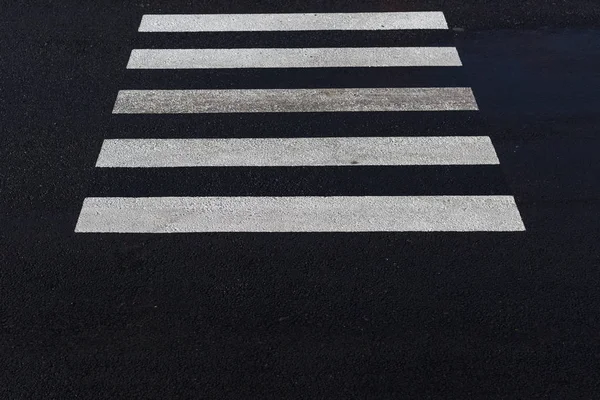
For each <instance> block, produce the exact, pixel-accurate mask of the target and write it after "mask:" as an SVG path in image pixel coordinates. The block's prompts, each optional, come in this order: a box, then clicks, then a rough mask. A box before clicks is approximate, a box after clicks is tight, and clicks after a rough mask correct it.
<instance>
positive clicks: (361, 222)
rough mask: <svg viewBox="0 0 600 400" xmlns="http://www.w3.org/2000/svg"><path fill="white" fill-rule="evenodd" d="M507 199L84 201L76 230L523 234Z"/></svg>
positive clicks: (359, 198) (449, 197)
mask: <svg viewBox="0 0 600 400" xmlns="http://www.w3.org/2000/svg"><path fill="white" fill-rule="evenodd" d="M524 229H525V228H524V226H523V222H522V221H521V217H520V215H519V211H518V210H517V207H516V205H515V202H514V199H513V198H512V197H511V196H424V197H423V196H418V197H408V196H407V197H387V196H381V197H145V198H144V197H142V198H118V197H117V198H87V199H85V201H84V203H83V208H82V210H81V214H80V216H79V221H78V222H77V226H76V228H75V231H76V232H112V233H178V232H369V231H379V232H384V231H424V232H434V231H456V232H470V231H523V230H524Z"/></svg>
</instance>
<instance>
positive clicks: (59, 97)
mask: <svg viewBox="0 0 600 400" xmlns="http://www.w3.org/2000/svg"><path fill="white" fill-rule="evenodd" d="M367 11H443V12H444V14H445V16H446V19H447V20H448V25H449V27H450V29H449V30H448V31H427V32H424V31H377V32H376V31H369V32H336V31H330V32H322V31H316V32H229V33H223V32H211V33H203V34H202V35H198V34H190V33H168V34H167V33H160V34H159V33H152V34H150V33H139V32H137V29H138V26H139V23H140V20H141V18H142V15H144V14H153V13H156V14H179V13H295V12H315V13H316V12H367ZM0 43H1V44H2V46H0V59H1V64H2V65H3V68H2V71H1V72H0V131H1V135H0V160H1V161H0V165H1V169H0V178H1V181H0V201H1V203H0V206H1V207H0V249H1V250H2V251H1V252H0V366H1V367H2V368H1V369H0V371H2V372H1V373H0V398H1V399H37V398H43V399H120V398H124V399H138V398H139V399H196V398H207V399H209V398H210V399H255V398H256V399H294V398H298V399H300V398H302V399H304V398H314V399H321V398H323V399H325V398H327V399H345V398H349V399H352V398H356V399H594V398H600V340H599V339H600V333H599V332H600V246H599V243H600V179H599V177H600V162H599V160H600V157H598V154H599V153H600V136H599V135H600V134H599V131H600V96H599V95H598V93H599V90H598V88H600V3H599V2H597V1H583V0H570V1H558V0H557V1H543V0H529V1H517V0H508V1H474V0H471V1H457V0H448V1H441V0H438V1H426V0H423V1H415V0H402V1H400V0H397V1H390V0H385V1H384V0H379V1H360V2H359V1H353V0H351V1H344V2H342V1H335V0H332V1H316V0H305V1H285V0H279V1H275V0H270V1H260V0H257V1H243V2H242V1H232V0H220V1H214V0H211V1H208V0H207V1H192V0H186V1H183V0H171V1H160V2H159V1H152V0H144V1H140V0H138V1H116V0H113V1H108V0H104V1H90V0H81V1H75V0H63V1H60V2H57V1H49V0H47V1H38V2H33V1H19V0H15V1H8V0H4V1H2V4H1V6H0ZM377 46H383V47H394V46H456V48H457V49H458V53H459V54H460V57H461V60H462V64H463V67H460V68H459V67H443V68H441V67H430V68H427V69H423V68H413V67H405V68H403V69H402V70H401V72H399V69H398V68H374V69H369V68H331V69H317V70H306V69H304V70H302V69H277V70H269V69H260V70H259V69H256V70H247V69H243V70H217V71H213V70H177V71H165V70H156V71H146V70H144V71H138V70H127V69H126V65H127V62H128V59H129V55H130V52H131V50H132V49H134V48H138V49H145V48H147V49H150V48H253V47H258V48H261V47H264V48H271V47H272V48H278V47H280V48H281V47H286V48H300V47H377ZM427 86H433V87H437V86H439V87H471V88H472V89H473V92H474V94H475V97H476V99H477V103H478V105H479V109H480V111H479V112H477V113H468V114H467V113H462V112H457V113H453V114H449V113H428V112H423V113H405V114H403V113H377V112H373V113H370V112H366V113H344V114H343V115H342V116H340V115H335V116H334V115H332V114H328V113H324V114H318V113H302V114H288V113H284V114H272V115H265V114H212V115H202V116H198V115H186V116H180V115H160V116H159V115H153V116H150V115H145V116H139V115H113V114H112V109H113V106H114V103H115V99H116V96H117V93H118V91H119V90H122V89H131V90H150V89H152V90H157V89H198V90H200V89H228V88H230V89H269V88H284V89H286V88H287V89H295V88H296V89H299V88H352V87H364V88H377V87H427ZM166 136H168V137H175V138H190V139H192V138H199V137H210V138H251V137H256V138H269V137H271V138H278V137H290V138H293V137H339V136H348V137H358V136H370V137H380V136H489V137H490V138H491V140H492V142H493V144H494V147H495V150H496V152H497V155H498V159H499V160H500V164H499V165H485V166H470V165H464V166H434V167H432V166H402V167H393V166H365V167H360V168H359V167H355V166H333V167H328V168H316V167H311V166H307V167H300V168H293V167H285V166H282V167H274V168H259V167H228V168H224V169H210V168H203V167H200V168H157V169H127V170H123V169H119V168H116V169H110V168H107V169H105V168H100V169H99V168H95V163H96V159H97V157H98V154H99V151H100V149H101V146H102V141H103V140H104V139H107V138H111V139H114V138H146V139H159V138H164V137H166ZM165 195H169V196H367V195H368V196H405V195H406V196H419V195H447V196H451V195H511V196H514V198H515V201H516V203H517V206H518V209H519V211H520V213H521V216H522V219H523V223H524V224H525V227H526V229H527V230H526V231H525V232H501V233H499V232H475V233H474V232H464V233H460V232H439V233H431V232H420V233H417V232H405V233H400V232H399V233H394V232H387V233H203V234H175V235H160V234H159V235H152V234H81V233H75V226H76V223H77V218H78V215H79V212H80V210H81V206H82V203H83V201H84V199H85V198H86V197H128V196H132V197H135V196H141V197H153V196H165Z"/></svg>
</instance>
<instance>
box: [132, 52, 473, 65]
mask: <svg viewBox="0 0 600 400" xmlns="http://www.w3.org/2000/svg"><path fill="white" fill-rule="evenodd" d="M461 65H462V64H461V61H460V57H459V55H458V52H457V51H456V48H454V47H364V48H346V47H340V48H300V49H135V50H133V51H132V52H131V56H130V57H129V63H128V64H127V68H129V69H216V68H332V67H448V66H461Z"/></svg>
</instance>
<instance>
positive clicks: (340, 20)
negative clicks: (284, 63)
mask: <svg viewBox="0 0 600 400" xmlns="http://www.w3.org/2000/svg"><path fill="white" fill-rule="evenodd" d="M395 29H448V24H447V23H446V19H445V18H444V14H443V13H442V12H439V11H431V12H383V13H378V12H374V13H325V14H314V13H311V14H196V15H194V14H191V15H190V14H179V15H177V14H159V15H155V14H154V15H153V14H150V15H144V16H143V18H142V22H141V24H140V27H139V31H140V32H226V31H235V32H241V31H315V30H323V31H329V30H342V31H344V30H395Z"/></svg>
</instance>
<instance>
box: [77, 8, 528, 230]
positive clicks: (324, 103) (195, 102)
mask: <svg viewBox="0 0 600 400" xmlns="http://www.w3.org/2000/svg"><path fill="white" fill-rule="evenodd" d="M416 29H425V30H442V29H448V25H447V22H446V20H445V17H444V14H443V13H442V12H383V13H329V14H210V15H183V14H182V15H168V14H167V15H144V16H143V17H142V21H141V23H140V26H139V28H138V31H139V32H149V33H152V32H163V33H164V32H189V33H198V34H201V33H202V32H253V31H270V32H293V31H311V30H314V31H321V30H338V31H352V30H355V31H369V30H416ZM461 65H462V63H461V60H460V57H459V54H458V51H457V50H456V48H454V47H355V48H350V47H348V48H346V47H344V48H310V47H307V48H245V49H133V50H132V52H131V55H130V58H129V61H128V64H127V69H131V70H134V69H135V70H173V69H177V70H179V69H181V70H183V69H189V70H194V69H198V70H200V69H202V70H205V69H207V70H211V69H232V70H239V69H268V68H271V69H276V68H282V69H283V68H303V69H304V68H337V67H369V68H378V67H400V68H402V67H423V68H427V67H459V66H461ZM477 110H478V106H477V102H476V99H475V96H474V94H473V92H472V90H471V88H469V87H399V88H398V87H382V88H299V89H235V88H232V89H177V90H174V89H161V90H158V89H146V90H131V89H123V90H120V91H119V93H118V94H117V98H116V101H115V104H114V108H113V111H112V112H113V114H115V115H116V116H118V115H127V114H135V115H168V114H196V115H202V114H212V113H219V114H235V113H261V114H265V115H266V114H267V113H342V112H353V113H360V112H422V111H427V112H437V111H444V112H452V111H470V112H475V111H477ZM382 133H384V132H382ZM498 164H499V160H498V157H497V155H496V151H495V149H494V146H493V144H492V142H491V140H490V138H489V137H487V136H448V137H439V136H416V137H414V136H413V137H402V136H378V137H310V138H309V137H296V138H260V137H254V138H222V139H210V138H206V139H191V138H178V137H164V138H153V139H144V138H139V139H127V138H124V139H109V138H107V139H105V140H104V143H103V145H102V148H101V150H100V154H99V156H98V159H97V163H96V167H97V168H100V169H103V168H117V169H118V168H195V167H205V168H226V167H260V168H272V167H292V168H294V167H318V168H327V167H332V166H347V167H351V168H361V167H366V166H394V167H398V168H402V167H403V166H461V165H463V166H464V165H473V166H484V165H498ZM165 195H166V196H165V197H88V198H86V199H85V200H84V202H83V206H82V209H81V213H80V215H79V219H78V222H77V225H76V227H75V231H76V232H80V233H194V232H384V231H387V232H477V231H487V232H510V231H524V230H525V227H524V224H523V222H522V219H521V216H520V214H519V211H518V209H517V206H516V203H515V201H514V198H513V197H512V196H506V195H464V196H460V195H451V196H450V195H449V196H440V195H435V196H433V195H431V196H294V197H289V196H279V197H276V196H270V197H261V196H252V197H249V196H243V197H235V196H225V197H223V196H217V194H215V196H211V197H169V196H168V193H166V194H165Z"/></svg>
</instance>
